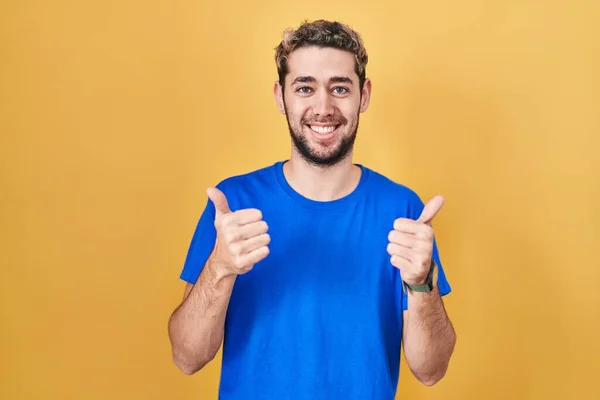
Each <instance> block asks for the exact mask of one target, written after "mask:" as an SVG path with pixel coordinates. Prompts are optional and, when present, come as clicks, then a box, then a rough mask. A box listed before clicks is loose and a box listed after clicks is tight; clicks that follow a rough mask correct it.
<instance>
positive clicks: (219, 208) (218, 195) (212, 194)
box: [206, 187, 231, 216]
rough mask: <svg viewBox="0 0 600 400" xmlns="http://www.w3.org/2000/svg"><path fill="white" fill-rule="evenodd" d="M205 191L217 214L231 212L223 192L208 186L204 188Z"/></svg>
mask: <svg viewBox="0 0 600 400" xmlns="http://www.w3.org/2000/svg"><path fill="white" fill-rule="evenodd" d="M206 193H207V194H208V198H209V199H210V200H211V201H212V202H213V204H214V205H215V211H216V213H217V216H218V215H221V214H228V213H230V212H231V210H230V209H229V203H228V202H227V197H225V194H224V193H223V192H221V191H220V190H219V189H217V188H215V187H209V188H208V189H206Z"/></svg>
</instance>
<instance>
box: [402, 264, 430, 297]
mask: <svg viewBox="0 0 600 400" xmlns="http://www.w3.org/2000/svg"><path fill="white" fill-rule="evenodd" d="M437 278H438V268H437V264H436V263H435V261H433V260H432V261H431V267H430V268H429V272H428V274H427V276H426V277H425V278H424V279H423V280H419V282H405V281H404V282H403V284H402V288H403V289H404V292H405V293H407V292H408V291H410V292H411V293H412V292H419V293H430V292H433V290H434V289H435V288H436V287H437Z"/></svg>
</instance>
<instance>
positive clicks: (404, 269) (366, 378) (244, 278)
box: [169, 21, 455, 400]
mask: <svg viewBox="0 0 600 400" xmlns="http://www.w3.org/2000/svg"><path fill="white" fill-rule="evenodd" d="M276 64H277V69H278V73H279V80H278V82H276V83H275V89H274V91H275V99H276V102H277V106H278V108H279V110H280V111H281V112H282V113H283V114H285V115H286V118H287V122H288V126H289V131H290V134H291V138H292V144H293V145H292V154H291V157H290V159H289V160H286V161H278V162H276V163H274V164H272V165H270V166H267V167H265V168H263V169H260V170H257V171H253V172H250V173H246V174H244V175H239V176H234V177H231V178H228V179H225V180H224V181H222V182H220V183H219V184H218V185H217V187H216V188H209V189H208V191H207V193H208V196H209V198H210V200H209V201H208V203H207V205H206V209H205V211H204V213H203V214H202V216H201V217H200V220H199V223H198V226H197V228H196V231H195V233H194V237H193V239H192V242H191V245H190V248H189V252H188V256H187V259H186V262H185V265H184V267H183V271H182V273H181V278H182V279H183V280H184V281H186V282H187V286H186V288H185V294H184V300H183V302H182V303H181V305H180V306H179V307H178V308H177V309H176V310H175V312H174V313H173V314H172V316H171V318H170V320H169V335H170V339H171V344H172V350H173V358H174V362H175V364H176V365H177V366H178V367H179V368H180V369H181V370H182V371H183V372H184V373H186V374H193V373H195V372H196V371H199V370H200V369H201V368H202V367H203V366H204V365H206V364H207V363H208V362H210V361H211V360H212V359H213V358H214V356H215V355H216V353H217V352H218V350H219V348H220V346H221V342H222V341H223V362H222V373H221V382H220V389H219V392H220V398H221V399H224V400H233V399H236V400H237V399H244V400H251V399H277V400H283V399H307V400H309V399H310V400H317V399H328V400H329V399H344V400H351V399H357V400H358V399H360V400H365V399H371V400H374V399H376V400H379V399H382V400H383V399H385V400H388V399H389V400H391V399H393V398H394V396H395V393H396V387H397V383H398V377H399V364H400V350H401V348H400V347H401V343H403V348H404V354H405V357H406V360H407V363H408V365H409V366H410V369H411V371H412V372H413V374H414V375H415V376H416V377H417V378H418V379H419V380H420V381H421V382H423V383H424V384H425V385H433V384H434V383H436V382H437V381H439V380H440V379H441V378H442V377H443V376H444V374H445V372H446V370H447V367H448V363H449V360H450V356H451V354H452V352H453V349H454V343H455V333H454V330H453V328H452V325H451V323H450V321H449V319H448V316H447V315H446V312H445V309H444V305H443V302H442V299H441V296H443V295H445V294H447V293H449V292H450V286H449V284H448V282H447V280H446V276H445V273H444V271H443V269H442V264H441V262H440V258H439V254H438V250H437V245H436V242H435V239H434V234H433V229H432V227H431V221H432V219H433V218H434V217H435V215H436V214H437V213H438V211H439V210H440V208H441V207H442V203H443V198H442V197H441V196H436V197H434V198H433V199H432V200H431V201H430V202H428V204H427V205H424V204H423V202H421V200H420V199H419V197H418V196H417V195H416V194H415V193H414V192H413V191H412V190H410V189H409V188H407V187H405V186H403V185H400V184H397V183H394V182H392V181H391V180H389V179H387V178H386V177H384V176H382V175H380V174H378V173H377V172H375V171H373V170H371V169H369V168H367V167H365V166H363V165H360V164H355V163H353V161H352V150H353V144H354V140H355V137H356V133H357V129H358V121H359V114H360V113H362V112H365V111H366V110H367V107H368V105H369V99H370V95H371V81H370V80H369V79H368V78H366V73H365V67H366V64H367V52H366V51H365V49H364V46H363V43H362V40H361V38H360V36H359V35H358V34H357V33H356V32H354V31H353V30H351V29H350V28H349V27H347V26H346V25H343V24H340V23H336V22H329V21H315V22H312V23H305V24H303V25H302V26H300V27H299V28H298V29H297V30H289V31H286V32H285V34H284V37H283V40H282V42H281V43H280V44H279V46H278V47H277V51H276Z"/></svg>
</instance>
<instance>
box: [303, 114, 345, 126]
mask: <svg viewBox="0 0 600 400" xmlns="http://www.w3.org/2000/svg"><path fill="white" fill-rule="evenodd" d="M300 122H301V123H303V124H305V125H312V124H330V125H344V124H347V123H348V120H347V119H346V118H344V117H343V116H341V115H340V116H336V117H330V118H306V117H302V119H301V120H300Z"/></svg>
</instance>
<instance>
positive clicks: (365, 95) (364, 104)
mask: <svg viewBox="0 0 600 400" xmlns="http://www.w3.org/2000/svg"><path fill="white" fill-rule="evenodd" d="M371 89H372V87H371V80H370V79H369V78H366V79H365V84H364V85H363V90H362V93H361V99H360V112H361V113H363V112H365V111H367V108H369V103H370V102H371Z"/></svg>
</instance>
